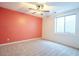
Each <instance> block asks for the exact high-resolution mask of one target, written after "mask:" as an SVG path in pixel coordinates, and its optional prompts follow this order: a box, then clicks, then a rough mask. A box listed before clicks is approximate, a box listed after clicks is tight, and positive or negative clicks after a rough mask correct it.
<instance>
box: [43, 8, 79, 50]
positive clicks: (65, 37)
mask: <svg viewBox="0 0 79 59" xmlns="http://www.w3.org/2000/svg"><path fill="white" fill-rule="evenodd" d="M70 14H76V15H77V18H76V33H75V34H74V35H73V34H69V33H63V34H57V33H55V28H54V26H55V25H54V24H55V23H54V22H55V21H54V20H55V17H56V16H58V17H59V16H63V15H70ZM42 36H43V39H45V40H50V41H54V42H57V43H61V44H64V45H67V46H71V47H74V48H77V49H79V9H74V10H70V11H67V12H64V13H60V14H53V15H51V16H47V17H44V18H43V34H42Z"/></svg>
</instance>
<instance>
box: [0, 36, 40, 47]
mask: <svg viewBox="0 0 79 59" xmlns="http://www.w3.org/2000/svg"><path fill="white" fill-rule="evenodd" d="M37 39H41V37H39V38H32V39H26V40H21V41H16V42H10V43H4V44H0V47H1V46H5V45H9V44H15V43H21V42H25V41H31V40H37Z"/></svg>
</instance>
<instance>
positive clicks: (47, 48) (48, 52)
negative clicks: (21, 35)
mask: <svg viewBox="0 0 79 59" xmlns="http://www.w3.org/2000/svg"><path fill="white" fill-rule="evenodd" d="M0 56H79V50H76V49H73V48H70V47H67V46H63V45H60V44H57V43H53V42H50V41H45V40H31V41H25V42H20V43H15V44H9V45H5V46H1V47H0Z"/></svg>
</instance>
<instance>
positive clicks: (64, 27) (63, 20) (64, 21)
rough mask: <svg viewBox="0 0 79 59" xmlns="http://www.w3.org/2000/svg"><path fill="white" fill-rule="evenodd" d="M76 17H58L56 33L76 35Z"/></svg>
mask: <svg viewBox="0 0 79 59" xmlns="http://www.w3.org/2000/svg"><path fill="white" fill-rule="evenodd" d="M75 20H76V15H70V16H64V17H58V18H56V19H55V32H57V33H65V32H66V33H75Z"/></svg>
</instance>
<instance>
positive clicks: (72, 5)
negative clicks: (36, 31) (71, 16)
mask: <svg viewBox="0 0 79 59" xmlns="http://www.w3.org/2000/svg"><path fill="white" fill-rule="evenodd" d="M32 3H33V2H32ZM34 3H35V2H34ZM46 5H48V6H52V7H53V9H52V10H50V12H49V13H45V14H44V16H45V15H49V14H52V13H54V12H56V13H61V12H64V11H68V10H71V9H76V8H79V2H47V3H46ZM0 7H4V8H8V9H12V10H16V11H19V12H22V13H28V14H32V13H33V11H30V10H29V9H27V7H26V6H24V7H23V5H22V3H21V2H0ZM32 15H35V16H39V17H41V16H43V15H41V14H40V13H37V14H32Z"/></svg>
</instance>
